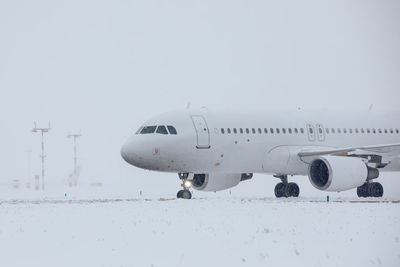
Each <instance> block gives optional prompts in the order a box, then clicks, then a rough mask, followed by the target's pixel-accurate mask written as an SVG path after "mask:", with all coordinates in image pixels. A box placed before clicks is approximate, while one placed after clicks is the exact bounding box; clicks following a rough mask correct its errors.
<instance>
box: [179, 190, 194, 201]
mask: <svg viewBox="0 0 400 267" xmlns="http://www.w3.org/2000/svg"><path fill="white" fill-rule="evenodd" d="M181 197H182V198H184V199H191V198H192V193H190V191H189V190H182V194H181Z"/></svg>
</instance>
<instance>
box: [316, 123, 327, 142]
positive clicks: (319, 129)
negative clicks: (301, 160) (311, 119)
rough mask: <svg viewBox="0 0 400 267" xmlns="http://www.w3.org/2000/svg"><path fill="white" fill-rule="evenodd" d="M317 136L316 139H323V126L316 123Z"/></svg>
mask: <svg viewBox="0 0 400 267" xmlns="http://www.w3.org/2000/svg"><path fill="white" fill-rule="evenodd" d="M317 136H318V141H321V142H322V141H325V132H324V127H323V126H322V125H321V124H317Z"/></svg>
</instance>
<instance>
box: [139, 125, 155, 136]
mask: <svg viewBox="0 0 400 267" xmlns="http://www.w3.org/2000/svg"><path fill="white" fill-rule="evenodd" d="M156 128H157V126H144V127H143V129H142V130H141V131H140V134H152V133H154V132H155V131H156Z"/></svg>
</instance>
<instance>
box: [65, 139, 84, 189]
mask: <svg viewBox="0 0 400 267" xmlns="http://www.w3.org/2000/svg"><path fill="white" fill-rule="evenodd" d="M81 136H82V133H81V131H80V132H79V133H75V134H71V133H69V134H68V135H67V138H74V173H73V180H74V186H77V184H78V155H77V151H76V139H77V138H79V137H81Z"/></svg>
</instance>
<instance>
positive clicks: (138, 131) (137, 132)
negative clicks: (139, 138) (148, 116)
mask: <svg viewBox="0 0 400 267" xmlns="http://www.w3.org/2000/svg"><path fill="white" fill-rule="evenodd" d="M142 129H143V127H140V128H139V129H138V130H137V131H136V133H135V134H139V133H140V131H141V130H142Z"/></svg>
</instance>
